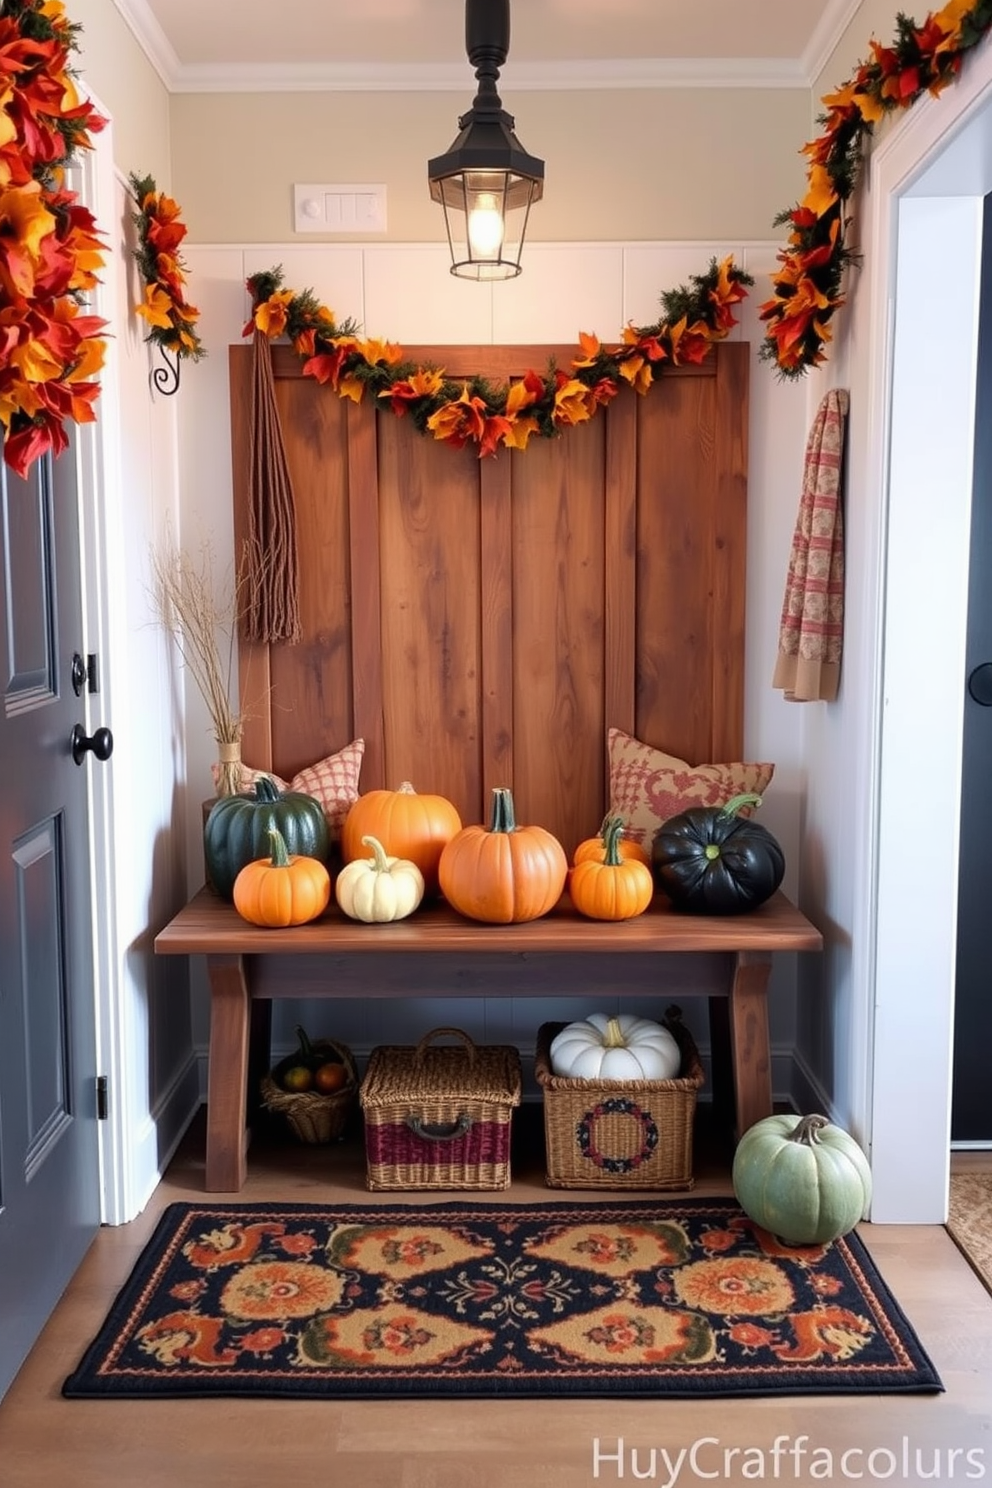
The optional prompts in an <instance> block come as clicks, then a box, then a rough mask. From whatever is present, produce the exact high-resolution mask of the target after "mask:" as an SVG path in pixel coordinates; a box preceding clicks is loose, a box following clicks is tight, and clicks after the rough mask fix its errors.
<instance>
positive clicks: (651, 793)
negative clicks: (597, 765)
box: [607, 728, 775, 848]
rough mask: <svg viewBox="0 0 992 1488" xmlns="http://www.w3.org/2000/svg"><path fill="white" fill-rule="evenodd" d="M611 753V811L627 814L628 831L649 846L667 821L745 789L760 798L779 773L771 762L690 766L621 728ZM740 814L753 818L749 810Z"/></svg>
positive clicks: (614, 732)
mask: <svg viewBox="0 0 992 1488" xmlns="http://www.w3.org/2000/svg"><path fill="white" fill-rule="evenodd" d="M607 753H608V756H609V764H610V811H611V812H615V813H616V814H617V815H619V816H622V817H623V819H624V822H625V823H626V828H625V833H624V835H625V836H627V837H629V838H630V839H631V841H633V842H639V843H641V844H642V845H643V846H644V847H647V848H650V846H651V844H652V842H653V841H654V834H655V832H656V831H657V830H658V828H659V827H660V826H661V824H662V822H666V821H668V820H669V818H670V817H673V816H678V814H679V812H680V811H686V810H688V808H689V807H690V806H723V805H725V804H726V802H727V801H729V800H731V799H732V798H733V797H734V796H740V795H743V794H744V793H745V792H753V793H754V794H755V795H758V796H760V795H761V794H762V792H763V791H764V790H766V789H767V787H768V784H769V782H770V780H771V778H772V775H773V774H774V772H775V766H774V765H768V764H740V763H737V764H731V765H690V764H688V763H687V762H686V761H685V760H681V759H676V758H675V756H674V755H671V754H665V753H664V752H663V751H662V750H660V749H653V748H652V747H651V745H650V744H642V743H641V741H640V740H639V739H635V738H633V737H632V736H631V735H630V734H625V733H623V732H622V730H620V729H616V728H611V729H610V730H609V732H608V736H607ZM740 814H741V816H747V815H748V814H749V813H748V810H747V808H745V809H744V810H743V811H742V812H741V813H740Z"/></svg>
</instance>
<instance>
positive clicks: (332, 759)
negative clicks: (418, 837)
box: [213, 739, 365, 842]
mask: <svg viewBox="0 0 992 1488" xmlns="http://www.w3.org/2000/svg"><path fill="white" fill-rule="evenodd" d="M364 753H365V740H364V739H353V740H352V741H351V743H350V744H346V745H345V747H344V749H339V750H338V752H337V754H329V755H327V757H326V758H325V759H322V760H318V761H317V763H316V764H315V765H308V766H307V768H306V769H305V770H301V771H300V772H299V774H298V775H294V776H293V778H292V780H283V779H282V778H281V776H279V775H275V774H273V772H272V771H271V770H254V769H252V768H251V766H249V765H242V767H241V789H242V790H243V791H250V790H251V788H252V787H253V785H254V784H255V781H256V780H257V779H258V777H259V776H260V775H268V776H269V778H270V780H274V781H275V783H276V785H277V787H278V788H279V790H281V791H302V792H303V794H304V795H307V796H314V797H316V799H317V800H318V801H319V802H320V804H321V806H323V808H324V815H325V816H326V818H327V827H328V830H329V832H330V834H331V840H332V842H336V841H337V840H338V838H339V837H340V836H341V824H342V822H343V821H344V819H345V817H346V816H347V815H348V809H349V807H350V806H351V804H352V802H354V801H357V800H358V779H359V775H360V774H361V769H362V756H363V755H364ZM213 776H214V786H215V787H216V785H217V782H218V779H219V777H220V767H219V766H218V765H214V766H213Z"/></svg>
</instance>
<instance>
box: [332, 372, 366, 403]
mask: <svg viewBox="0 0 992 1488" xmlns="http://www.w3.org/2000/svg"><path fill="white" fill-rule="evenodd" d="M338 392H339V393H340V395H341V397H342V398H350V399H351V401H352V403H361V401H362V399H363V398H364V397H365V384H364V382H362V380H361V379H360V378H358V377H356V376H355V374H354V373H353V372H349V373H348V374H347V376H345V377H342V378H341V380H340V382H339V383H338Z"/></svg>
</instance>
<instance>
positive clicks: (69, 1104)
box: [0, 448, 108, 1395]
mask: <svg viewBox="0 0 992 1488" xmlns="http://www.w3.org/2000/svg"><path fill="white" fill-rule="evenodd" d="M75 468H76V467H75V452H74V449H72V448H70V449H69V450H67V451H66V452H65V454H63V455H62V456H61V457H60V458H59V459H57V460H55V461H52V460H51V459H50V458H47V457H46V458H45V459H43V460H39V461H37V462H36V463H35V465H34V466H33V467H32V469H31V471H30V473H29V476H28V478H27V479H26V480H22V479H20V477H18V476H16V475H14V474H13V473H12V472H11V471H10V470H9V469H8V468H7V467H6V466H5V465H0V471H2V475H0V664H2V670H0V679H2V684H3V706H2V709H0V1395H2V1394H3V1393H4V1391H5V1390H6V1388H7V1386H8V1385H9V1384H10V1381H11V1380H12V1379H13V1377H14V1375H15V1374H16V1372H17V1370H18V1368H19V1367H20V1365H21V1363H22V1362H23V1360H24V1358H25V1356H26V1354H27V1353H28V1350H29V1349H30V1348H31V1346H32V1344H33V1343H34V1341H35V1339H36V1338H37V1335H38V1333H39V1332H40V1330H41V1328H42V1326H43V1325H44V1323H45V1321H46V1319H47V1317H48V1315H49V1313H50V1312H51V1310H52V1308H53V1307H54V1306H55V1303H56V1302H57V1301H58V1299H59V1297H60V1295H61V1293H62V1291H63V1290H64V1288H65V1286H66V1283H67V1282H68V1280H69V1278H70V1277H71V1276H72V1274H73V1272H74V1271H75V1269H76V1267H77V1266H78V1264H79V1262H80V1260H81V1259H82V1257H83V1255H84V1254H85V1252H86V1250H87V1248H88V1246H89V1244H90V1242H91V1240H92V1238H93V1236H94V1234H95V1232H96V1229H97V1226H98V1224H99V1210H100V1191H99V1172H98V1153H97V1126H96V1038H95V1005H94V994H93V972H92V958H91V935H92V931H91V923H90V892H91V891H90V871H89V813H88V806H87V772H88V771H89V770H93V769H97V770H100V769H107V768H108V766H107V765H103V764H98V763H96V762H94V761H93V759H92V755H91V754H89V753H88V754H86V755H85V756H84V757H83V763H82V765H79V766H77V765H76V764H75V763H74V761H73V755H72V750H71V747H70V738H71V734H72V729H73V725H74V724H76V723H81V722H82V720H83V704H82V699H81V697H78V696H77V695H76V690H75V687H76V686H79V685H80V678H79V676H78V664H77V675H76V677H75V686H74V678H73V657H74V655H75V654H77V653H80V652H82V649H83V642H82V609H81V594H80V563H79V524H78V519H77V512H76V478H75Z"/></svg>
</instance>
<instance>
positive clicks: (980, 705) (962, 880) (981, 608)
mask: <svg viewBox="0 0 992 1488" xmlns="http://www.w3.org/2000/svg"><path fill="white" fill-rule="evenodd" d="M976 406H977V409H978V416H977V419H976V431H975V460H974V483H973V484H974V492H973V496H972V513H971V560H970V575H969V584H968V642H967V660H966V667H967V674H966V690H965V701H964V755H963V759H962V777H961V869H960V875H959V881H958V936H957V974H956V978H955V996H954V1072H953V1084H952V1095H951V1140H952V1141H955V1142H972V1143H981V1144H983V1145H984V1144H987V1145H989V1146H992V1083H990V1081H989V1056H990V1054H992V957H990V954H989V906H990V903H992V859H990V857H989V842H990V840H992V838H990V833H992V584H990V582H989V576H990V575H992V422H990V420H989V409H990V408H992V197H986V198H985V215H984V227H983V244H982V290H981V311H980V315H979V325H978V381H977V388H976ZM924 830H925V827H924Z"/></svg>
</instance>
